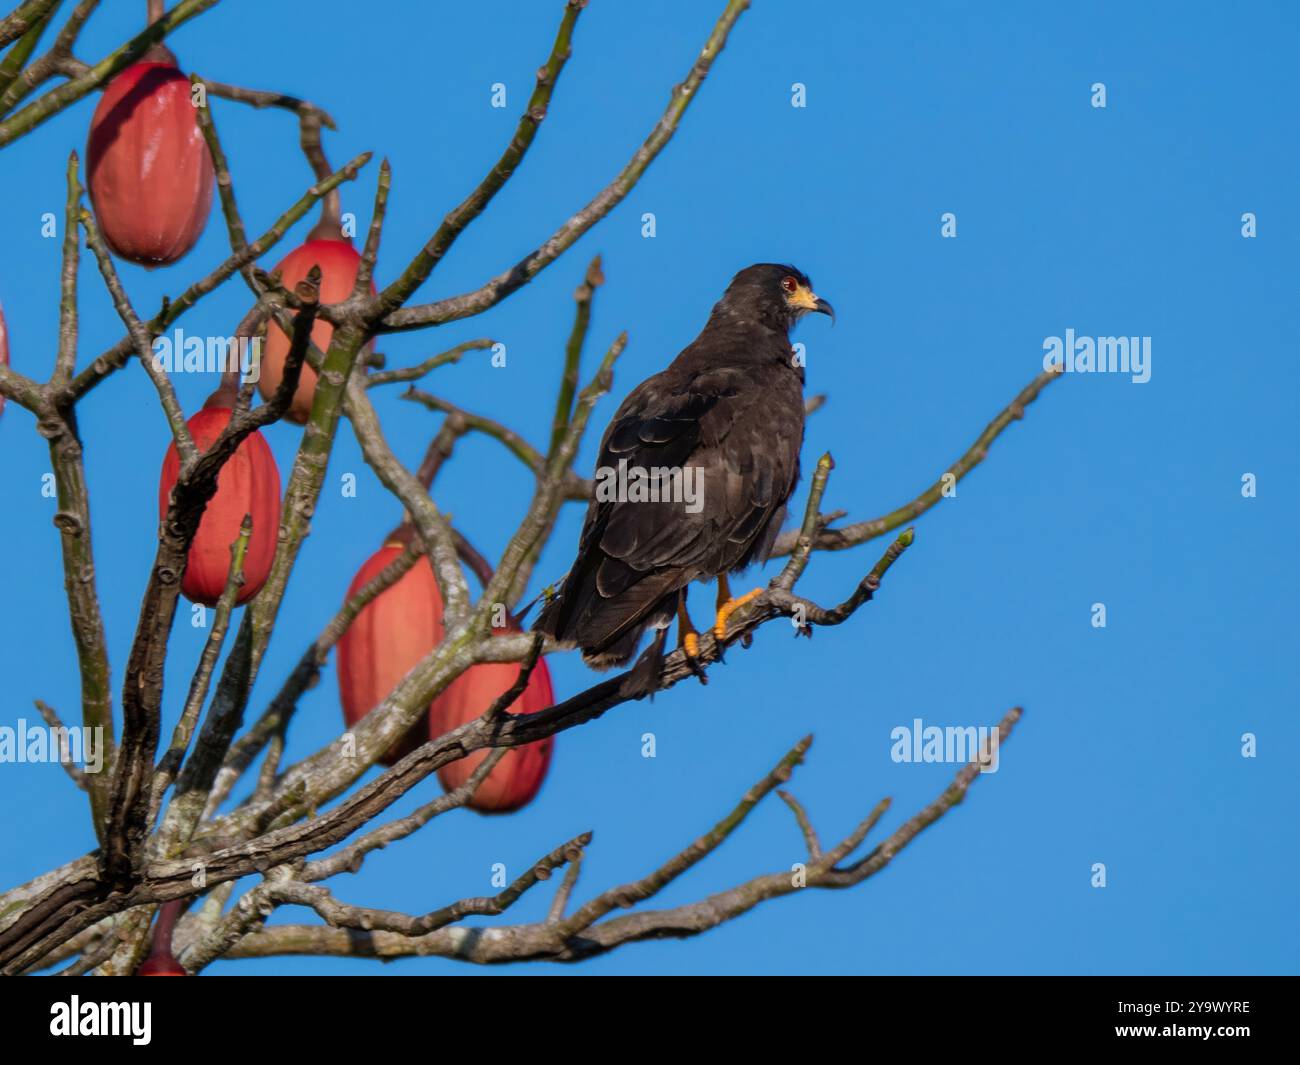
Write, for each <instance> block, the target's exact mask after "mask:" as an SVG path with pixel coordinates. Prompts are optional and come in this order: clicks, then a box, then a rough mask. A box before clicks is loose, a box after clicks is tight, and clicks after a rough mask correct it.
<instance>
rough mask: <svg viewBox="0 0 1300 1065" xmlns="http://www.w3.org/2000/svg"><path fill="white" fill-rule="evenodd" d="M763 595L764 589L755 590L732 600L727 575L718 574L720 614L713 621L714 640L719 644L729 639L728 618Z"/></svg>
mask: <svg viewBox="0 0 1300 1065" xmlns="http://www.w3.org/2000/svg"><path fill="white" fill-rule="evenodd" d="M762 594H763V589H762V588H755V589H754V590H753V591H752V592H748V593H746V594H745V595H742V596H741V597H740V598H739V599H732V598H731V584H730V582H729V581H728V580H727V575H726V574H725V573H720V574H718V612H717V616H716V617H715V618H714V619H713V638H714V639H715V640H717V641H718V643H719V644H721V643H722V641H723V640H725V639H726V638H727V618H729V617H731V615H732V614H734V613H735V612H736V611H737V610H739V609H740V608H741V607H742V606H744V605H745V604H746V603H748V602H749V601H750V600H751V599H756V598H757V597H758V596H760V595H762Z"/></svg>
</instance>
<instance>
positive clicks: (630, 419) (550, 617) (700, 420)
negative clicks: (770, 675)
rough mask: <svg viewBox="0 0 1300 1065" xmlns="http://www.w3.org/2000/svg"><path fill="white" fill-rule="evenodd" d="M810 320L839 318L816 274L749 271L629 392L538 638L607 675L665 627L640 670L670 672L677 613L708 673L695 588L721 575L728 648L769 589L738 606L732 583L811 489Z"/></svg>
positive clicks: (682, 636) (720, 611)
mask: <svg viewBox="0 0 1300 1065" xmlns="http://www.w3.org/2000/svg"><path fill="white" fill-rule="evenodd" d="M809 313H818V314H826V315H830V317H831V320H832V322H833V321H834V316H835V311H834V309H833V308H832V307H831V305H830V304H829V303H828V302H826V300H824V299H822V298H820V297H819V296H817V295H816V293H814V292H813V287H812V282H811V281H810V280H809V279H808V277H807V275H806V274H804V273H803V272H802V271H800V270H798V269H796V268H795V267H793V266H787V265H782V264H779V263H757V264H755V265H753V266H748V267H746V268H745V269H743V270H741V271H740V272H739V273H738V274H736V275H735V277H734V278H733V279H732V281H731V283H730V284H729V285H728V286H727V289H726V291H725V292H724V293H723V295H722V298H721V299H720V300H718V302H717V303H716V304H715V305H714V307H713V309H712V311H711V312H710V314H709V318H708V321H707V322H706V323H705V326H704V328H703V330H702V331H701V332H700V335H699V336H698V337H696V338H695V340H694V341H692V342H691V343H690V344H689V345H688V346H687V347H686V348H685V349H683V350H682V352H681V353H680V354H679V355H678V356H677V357H676V358H675V359H674V360H673V361H672V362H671V363H670V364H669V365H668V366H667V368H665V369H664V370H662V371H661V372H659V373H657V374H655V375H654V376H652V377H649V378H647V379H646V380H645V381H643V382H642V383H641V384H639V385H638V386H637V387H636V388H634V389H633V390H632V391H631V392H630V393H629V394H628V396H627V398H626V399H625V400H624V401H623V403H622V405H621V406H620V407H619V408H618V411H617V413H615V415H614V417H613V419H612V421H611V422H610V424H609V426H608V427H607V428H606V430H605V433H604V436H603V437H602V439H601V443H600V452H599V456H598V458H597V464H596V477H595V478H594V479H593V494H592V498H591V500H590V502H589V503H588V507H587V514H586V518H585V520H584V522H583V527H582V533H581V536H580V538H579V542H578V552H577V558H576V559H575V560H574V562H573V565H572V566H570V567H569V570H568V572H567V573H566V575H565V576H564V578H563V580H562V581H560V582H558V587H557V588H556V590H555V591H554V592H553V593H551V594H549V596H548V598H547V601H546V603H545V605H544V606H543V608H542V610H541V612H540V614H539V615H538V618H537V620H536V622H535V623H534V625H533V628H534V630H535V631H538V632H541V633H543V634H544V635H546V636H549V637H551V639H552V640H553V641H554V642H555V643H556V645H557V646H559V647H578V648H580V649H581V651H582V658H583V661H584V662H585V663H586V664H587V665H589V666H590V667H592V668H593V669H597V670H606V669H611V668H614V667H617V666H624V665H626V664H627V663H628V662H629V661H631V659H632V657H633V656H634V655H635V654H636V651H637V648H638V647H639V646H640V642H641V639H642V636H643V635H644V633H645V631H646V630H647V629H648V628H651V627H653V628H655V629H656V630H657V631H656V636H655V639H654V641H653V642H652V644H651V645H650V647H649V648H648V649H647V652H646V654H645V655H643V656H642V660H641V661H639V662H638V665H637V669H638V670H641V671H642V672H643V674H644V669H645V666H644V665H643V663H648V665H649V668H650V670H651V671H652V673H653V675H654V676H656V677H657V675H658V665H659V663H660V662H661V661H662V649H663V645H664V640H665V637H666V632H667V629H668V626H669V625H671V623H672V620H673V617H674V615H676V617H677V620H678V646H679V647H680V648H682V649H683V651H684V652H685V654H686V658H687V661H688V663H689V664H690V666H691V668H692V670H693V671H694V672H695V673H696V675H697V676H698V677H699V678H700V679H701V681H703V680H704V679H705V678H704V674H703V671H702V670H701V669H700V667H699V665H698V663H697V661H696V660H697V659H698V657H699V633H698V631H697V630H696V629H695V627H694V626H693V625H692V623H691V619H690V615H689V613H688V612H687V608H686V591H687V586H688V585H690V584H691V583H692V582H694V581H709V580H713V579H715V578H716V579H717V582H718V593H717V609H716V614H715V618H714V625H713V632H714V635H715V637H716V638H717V640H718V642H719V645H721V643H722V641H723V640H724V638H725V636H726V625H727V618H728V617H729V616H730V615H731V614H732V613H733V612H734V611H735V610H737V609H739V607H740V606H742V605H744V604H745V603H746V602H748V601H749V600H751V599H753V598H754V597H755V596H757V595H758V594H759V592H760V591H761V589H756V590H755V591H753V592H750V593H749V594H748V595H745V596H741V597H739V598H733V597H732V595H731V590H730V584H729V580H728V575H729V574H731V573H735V572H739V571H741V570H744V569H745V568H746V567H748V566H749V565H750V564H751V563H753V562H756V561H764V560H766V558H767V556H768V554H769V552H770V551H771V548H772V545H773V543H774V541H775V539H776V536H777V533H779V532H780V530H781V526H782V524H783V522H784V520H785V513H786V503H787V502H788V500H789V499H790V496H791V494H792V493H793V492H794V489H795V486H796V485H797V484H798V482H799V452H800V449H801V447H802V444H803V435H804V398H803V386H804V368H803V361H804V360H803V358H802V357H801V356H799V355H796V353H795V352H794V350H793V348H792V347H791V343H790V330H791V328H792V327H793V326H794V324H795V323H796V322H797V321H799V319H801V318H802V317H803V316H804V315H806V314H809ZM654 471H667V473H662V472H661V473H659V474H658V475H657V479H656V476H655V473H654ZM638 474H639V476H638ZM674 477H675V478H676V480H675V481H674V480H673V478H674ZM655 485H658V487H659V488H660V491H658V492H657V493H656V492H655V491H654V486H655ZM665 486H666V487H665ZM674 487H675V488H676V489H677V490H676V491H674V490H672V489H673V488H674ZM692 488H693V489H694V495H693V496H692V493H691V491H690V489H692ZM643 679H644V677H643Z"/></svg>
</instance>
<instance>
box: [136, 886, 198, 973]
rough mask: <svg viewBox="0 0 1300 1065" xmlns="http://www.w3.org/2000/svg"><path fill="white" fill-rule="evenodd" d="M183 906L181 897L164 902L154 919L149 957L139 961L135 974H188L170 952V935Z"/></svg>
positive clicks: (173, 931) (172, 933)
mask: <svg viewBox="0 0 1300 1065" xmlns="http://www.w3.org/2000/svg"><path fill="white" fill-rule="evenodd" d="M184 908H185V903H184V901H183V900H181V899H174V900H173V901H171V902H168V903H164V904H163V906H162V907H161V909H159V911H158V917H157V920H155V921H154V926H153V935H152V936H151V937H150V943H149V957H147V958H145V960H144V961H143V962H141V963H140V967H139V968H138V969H136V971H135V975H136V976H188V975H189V973H187V972H186V971H185V969H184V968H183V967H182V966H181V963H180V962H178V961H177V960H176V955H174V954H173V953H172V936H173V935H174V934H175V931H176V921H177V919H178V918H179V917H180V915H181V911H182V910H183V909H184Z"/></svg>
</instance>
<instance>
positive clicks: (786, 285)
mask: <svg viewBox="0 0 1300 1065" xmlns="http://www.w3.org/2000/svg"><path fill="white" fill-rule="evenodd" d="M781 287H782V288H783V289H785V290H786V291H787V292H789V293H790V294H791V295H794V293H795V291H796V290H797V289H798V288H799V282H798V281H796V280H795V279H794V278H793V277H787V278H786V279H785V280H784V281H782V282H781Z"/></svg>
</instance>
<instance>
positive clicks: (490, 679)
mask: <svg viewBox="0 0 1300 1065" xmlns="http://www.w3.org/2000/svg"><path fill="white" fill-rule="evenodd" d="M508 631H510V632H518V631H519V628H518V626H517V625H513V624H512V625H511V626H510V628H509V629H508ZM518 678H519V664H518V663H517V662H481V663H479V664H478V665H476V666H470V668H469V669H467V670H465V672H464V673H462V674H461V675H460V676H459V677H457V678H456V679H455V680H454V681H452V682H451V683H450V684H449V685H447V687H446V688H445V689H444V690H443V692H442V694H441V695H439V696H438V697H437V698H436V699H434V701H433V708H432V710H431V711H430V713H429V737H430V738H431V739H436V738H437V737H439V736H441V735H443V734H444V733H447V732H450V731H451V730H452V729H454V728H458V727H459V726H461V725H464V724H466V723H467V722H469V721H473V720H474V719H475V718H477V717H480V716H482V714H483V711H484V710H486V709H487V708H488V707H489V706H491V705H492V703H493V701H494V700H495V699H496V698H497V697H498V696H499V695H500V694H501V693H502V692H504V691H506V690H508V689H509V688H510V686H511V685H512V684H513V683H514V682H515V681H516V680H517V679H518ZM554 704H555V695H554V693H553V692H552V690H551V673H550V670H548V669H547V668H546V660H545V659H538V661H537V665H536V666H535V667H533V672H532V676H530V677H529V678H528V686H527V687H526V688H525V689H524V693H523V694H522V695H521V696H520V697H519V698H518V699H516V700H515V701H514V702H513V703H511V704H510V706H509V708H508V711H507V712H508V713H511V714H535V713H537V711H539V710H545V709H547V708H548V707H550V706H553V705H554ZM553 745H554V741H553V738H552V737H550V736H548V737H546V739H544V740H538V741H537V742H536V743H529V744H526V745H525V746H523V747H516V748H515V749H514V750H511V751H507V752H506V755H505V757H504V758H502V759H501V761H500V762H498V763H497V765H496V768H494V769H493V770H492V772H490V773H489V774H488V775H487V779H486V780H484V781H483V782H482V783H481V784H480V785H479V786H478V790H477V791H475V792H474V797H473V798H472V799H470V801H469V806H470V807H471V808H472V809H475V810H478V811H479V812H480V813H485V814H503V813H509V812H510V811H511V810H518V809H519V808H520V807H521V806H527V805H528V803H530V802H532V801H533V799H534V798H535V797H536V796H537V793H538V791H540V790H541V787H542V782H543V781H544V780H545V779H546V770H547V769H548V768H549V766H550V764H551V748H552V746H553ZM488 754H489V752H488V751H475V752H474V753H473V754H471V755H469V756H468V757H466V758H462V759H460V761H458V762H451V763H449V764H447V765H445V766H443V767H442V768H441V769H439V770H438V780H439V781H441V783H442V787H443V790H444V791H452V790H454V789H456V788H458V787H460V786H461V785H462V784H464V783H465V782H466V781H467V780H469V778H470V775H471V774H472V773H473V772H474V770H475V769H476V768H478V766H479V764H480V763H481V762H482V761H483V759H485V758H486V757H487V756H488Z"/></svg>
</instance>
